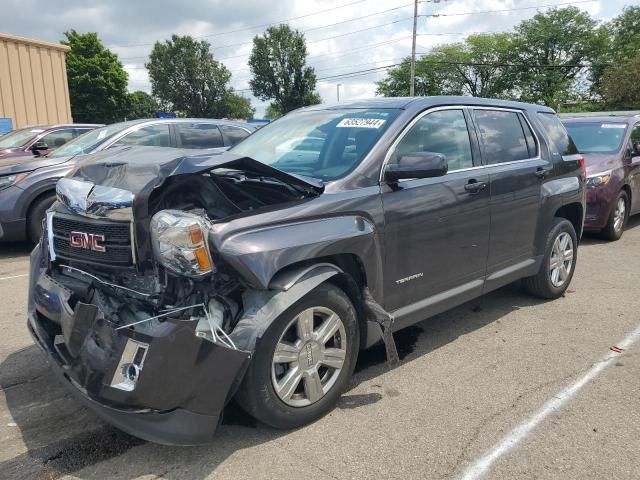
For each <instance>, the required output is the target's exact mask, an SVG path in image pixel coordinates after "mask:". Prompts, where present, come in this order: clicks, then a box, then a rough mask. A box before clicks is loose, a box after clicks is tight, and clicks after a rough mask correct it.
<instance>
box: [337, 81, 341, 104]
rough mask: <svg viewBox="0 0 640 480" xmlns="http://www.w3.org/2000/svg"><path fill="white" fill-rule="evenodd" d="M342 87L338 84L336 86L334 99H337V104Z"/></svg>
mask: <svg viewBox="0 0 640 480" xmlns="http://www.w3.org/2000/svg"><path fill="white" fill-rule="evenodd" d="M341 86H342V84H341V83H338V84H337V85H336V97H337V98H338V103H340V87H341Z"/></svg>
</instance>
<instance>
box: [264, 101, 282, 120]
mask: <svg viewBox="0 0 640 480" xmlns="http://www.w3.org/2000/svg"><path fill="white" fill-rule="evenodd" d="M281 116H282V112H281V111H280V110H278V108H277V107H275V106H274V105H273V103H272V104H271V105H269V106H267V108H266V109H265V112H264V118H268V119H269V120H276V119H278V118H280V117H281Z"/></svg>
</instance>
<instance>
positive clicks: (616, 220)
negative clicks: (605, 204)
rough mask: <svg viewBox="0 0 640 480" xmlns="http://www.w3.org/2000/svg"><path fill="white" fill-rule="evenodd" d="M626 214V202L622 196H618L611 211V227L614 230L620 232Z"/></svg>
mask: <svg viewBox="0 0 640 480" xmlns="http://www.w3.org/2000/svg"><path fill="white" fill-rule="evenodd" d="M626 215H627V202H625V201H624V198H622V197H620V198H618V203H617V204H616V209H615V210H614V211H613V228H614V230H615V231H616V232H620V231H621V230H622V227H623V226H624V220H625V217H626Z"/></svg>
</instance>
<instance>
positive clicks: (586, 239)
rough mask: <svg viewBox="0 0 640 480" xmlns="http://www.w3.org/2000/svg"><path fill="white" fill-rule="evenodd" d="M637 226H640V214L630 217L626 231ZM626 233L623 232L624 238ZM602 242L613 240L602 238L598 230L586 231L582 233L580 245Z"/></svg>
mask: <svg viewBox="0 0 640 480" xmlns="http://www.w3.org/2000/svg"><path fill="white" fill-rule="evenodd" d="M636 228H640V214H639V215H634V216H633V217H629V220H628V221H627V226H626V227H625V229H624V231H625V232H628V231H630V230H634V229H636ZM624 235H625V234H624V233H623V234H622V238H624ZM602 243H611V242H610V241H609V240H605V239H604V238H602V237H601V236H600V234H599V233H598V232H584V234H583V235H582V239H581V240H580V245H600V244H602Z"/></svg>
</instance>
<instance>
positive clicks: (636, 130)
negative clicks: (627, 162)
mask: <svg viewBox="0 0 640 480" xmlns="http://www.w3.org/2000/svg"><path fill="white" fill-rule="evenodd" d="M631 155H632V156H634V157H637V156H639V155H640V123H637V124H636V125H635V126H634V127H633V130H631Z"/></svg>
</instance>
